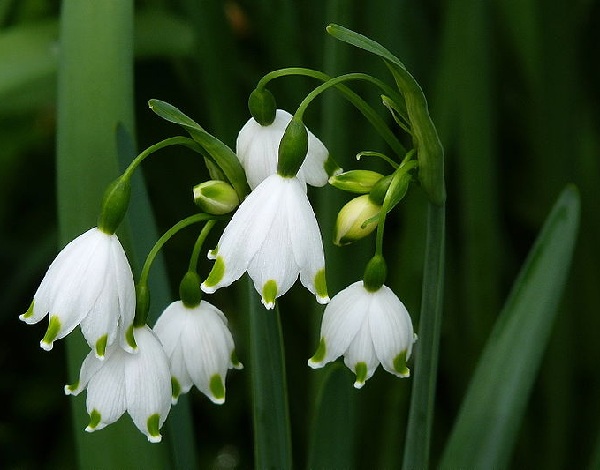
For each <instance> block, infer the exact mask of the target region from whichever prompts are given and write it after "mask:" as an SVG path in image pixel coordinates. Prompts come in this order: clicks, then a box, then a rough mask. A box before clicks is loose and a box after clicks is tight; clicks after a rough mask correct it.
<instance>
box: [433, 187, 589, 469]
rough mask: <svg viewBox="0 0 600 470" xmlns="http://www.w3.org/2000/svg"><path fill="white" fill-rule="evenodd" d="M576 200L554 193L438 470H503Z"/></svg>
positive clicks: (570, 243)
mask: <svg viewBox="0 0 600 470" xmlns="http://www.w3.org/2000/svg"><path fill="white" fill-rule="evenodd" d="M579 211H580V202H579V194H578V192H577V190H576V188H574V187H571V186H569V187H567V188H566V189H565V190H563V192H562V193H561V195H560V197H559V199H558V201H557V202H556V204H555V205H554V207H553V209H552V211H551V213H550V215H549V216H548V218H547V219H546V222H545V223H544V227H543V228H542V231H541V233H540V235H539V236H538V238H537V240H536V242H535V244H534V246H533V248H532V249H531V251H530V253H529V256H528V258H527V260H526V262H525V264H524V266H523V268H522V269H521V272H520V274H519V276H518V278H517V280H516V282H515V284H514V285H513V289H512V292H511V294H510V295H509V297H508V300H507V301H506V304H505V306H504V309H503V312H502V313H501V315H500V317H499V319H498V321H497V322H496V325H495V327H494V330H493V331H492V334H491V336H490V339H489V340H488V342H487V344H486V347H485V349H484V352H483V354H482V356H481V359H480V361H479V364H478V366H477V369H476V371H475V373H474V375H473V378H472V380H471V383H470V385H469V389H468V391H467V394H466V397H465V399H464V401H463V404H462V407H461V410H460V412H459V415H458V418H457V420H456V423H455V426H454V429H453V431H452V434H451V436H450V439H449V441H448V443H447V445H446V449H445V452H444V455H443V457H442V461H441V464H440V467H442V468H458V467H461V468H463V467H464V468H505V467H507V465H508V464H509V459H510V456H511V453H512V449H513V446H514V443H515V440H516V437H517V434H518V432H519V424H520V422H521V418H522V416H523V413H524V411H525V406H526V404H527V398H528V396H529V393H530V391H531V387H532V385H533V382H534V379H535V376H536V372H537V370H538V368H539V365H540V362H541V360H542V356H543V352H544V349H545V347H546V345H547V343H548V340H549V337H550V332H551V327H552V323H553V321H554V318H555V316H556V311H557V305H558V303H559V301H560V298H561V294H562V291H563V288H564V285H565V283H566V280H567V274H568V271H569V266H570V264H571V258H572V254H573V250H574V247H575V241H576V237H577V230H578V227H579Z"/></svg>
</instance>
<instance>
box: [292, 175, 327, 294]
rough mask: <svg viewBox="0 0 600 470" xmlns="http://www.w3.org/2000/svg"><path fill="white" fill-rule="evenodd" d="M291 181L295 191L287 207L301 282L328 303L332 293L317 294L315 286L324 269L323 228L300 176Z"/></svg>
mask: <svg viewBox="0 0 600 470" xmlns="http://www.w3.org/2000/svg"><path fill="white" fill-rule="evenodd" d="M290 181H292V182H293V195H292V194H290V196H289V197H288V198H287V207H286V209H285V210H286V215H287V218H288V223H289V231H290V237H291V245H292V248H293V250H294V257H295V260H296V263H297V265H298V267H299V268H300V282H301V283H302V285H303V286H305V287H306V288H307V289H308V290H309V291H310V292H312V293H313V294H315V296H317V300H319V301H320V302H321V303H326V302H327V301H329V297H327V296H326V295H325V296H322V295H319V294H317V288H316V286H315V276H316V275H317V273H319V272H320V271H323V270H324V269H325V258H324V255H323V239H322V237H321V230H320V229H319V225H318V224H317V218H316V216H315V213H314V211H313V209H312V207H311V205H310V202H309V201H308V197H307V196H306V193H305V192H304V191H302V189H301V186H300V185H299V184H298V180H296V179H291V180H290Z"/></svg>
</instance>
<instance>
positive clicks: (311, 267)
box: [202, 174, 329, 309]
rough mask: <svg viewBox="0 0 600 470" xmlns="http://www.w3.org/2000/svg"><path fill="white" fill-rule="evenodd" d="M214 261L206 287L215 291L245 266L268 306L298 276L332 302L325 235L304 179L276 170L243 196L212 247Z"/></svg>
mask: <svg viewBox="0 0 600 470" xmlns="http://www.w3.org/2000/svg"><path fill="white" fill-rule="evenodd" d="M209 258H211V259H215V260H216V262H215V264H214V266H213V268H212V271H211V272H210V274H209V276H208V278H207V279H206V280H205V281H204V282H203V283H202V290H203V291H204V292H206V293H209V294H211V293H213V292H215V291H216V290H217V289H218V288H220V287H226V286H229V285H230V284H231V283H232V282H234V281H236V280H237V279H239V278H240V276H241V275H242V274H243V273H244V272H246V271H247V272H248V275H249V276H250V277H251V278H252V280H253V281H254V287H255V288H256V290H257V292H258V293H259V294H261V296H262V302H263V304H264V305H265V307H266V308H268V309H271V308H273V307H274V306H275V299H276V298H277V297H279V296H281V295H283V294H285V293H286V292H287V291H288V289H289V288H290V287H291V286H292V285H293V284H294V282H295V281H296V279H297V278H298V274H299V275H300V282H302V284H303V285H304V286H305V287H306V288H307V289H308V290H309V291H310V292H312V293H313V294H315V296H316V298H317V301H318V302H320V303H327V302H329V297H328V295H327V285H326V282H325V260H324V256H323V240H322V239H321V232H320V230H319V226H318V224H317V219H316V218H315V213H314V212H313V210H312V207H311V205H310V202H309V201H308V197H307V196H306V192H305V191H304V185H303V184H302V182H300V181H299V180H298V178H296V177H292V178H287V177H283V176H280V175H278V174H274V175H271V176H269V177H268V178H266V179H265V180H264V181H263V182H262V183H261V184H259V185H258V186H257V187H256V189H255V190H254V191H252V192H251V193H250V195H249V196H248V197H247V198H246V199H245V200H244V202H242V204H241V205H240V207H239V208H238V210H237V212H236V213H235V214H234V215H233V217H232V219H231V221H230V222H229V224H228V225H227V227H225V231H224V232H223V235H222V236H221V239H220V240H219V243H218V244H217V248H216V249H215V250H213V251H211V252H210V253H209Z"/></svg>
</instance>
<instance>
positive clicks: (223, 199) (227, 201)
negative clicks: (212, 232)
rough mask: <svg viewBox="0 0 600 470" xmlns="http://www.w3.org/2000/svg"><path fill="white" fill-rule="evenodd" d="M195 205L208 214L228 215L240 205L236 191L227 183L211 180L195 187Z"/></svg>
mask: <svg viewBox="0 0 600 470" xmlns="http://www.w3.org/2000/svg"><path fill="white" fill-rule="evenodd" d="M194 203H195V204H196V205H197V206H198V207H200V209H202V211H203V212H206V213H207V214H214V215H221V214H228V213H229V212H231V211H232V210H234V209H235V208H236V207H237V206H239V204H240V198H239V197H238V195H237V193H236V192H235V189H233V186H231V185H230V184H229V183H226V182H225V181H218V180H211V181H206V182H204V183H200V184H197V185H196V186H194Z"/></svg>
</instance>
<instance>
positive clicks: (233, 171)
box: [148, 100, 249, 199]
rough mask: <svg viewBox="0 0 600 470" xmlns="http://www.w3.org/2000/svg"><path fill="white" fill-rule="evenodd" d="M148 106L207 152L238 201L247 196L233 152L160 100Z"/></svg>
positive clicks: (244, 175) (242, 173)
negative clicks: (176, 125) (229, 184)
mask: <svg viewBox="0 0 600 470" xmlns="http://www.w3.org/2000/svg"><path fill="white" fill-rule="evenodd" d="M148 105H149V106H150V109H152V111H154V112H155V113H156V114H157V115H158V116H160V117H161V118H163V119H165V120H166V121H169V122H172V123H174V124H179V125H180V126H181V127H183V128H184V129H185V130H186V131H187V132H188V133H189V134H190V136H191V137H192V138H193V139H194V140H195V141H196V142H198V144H200V145H201V146H202V147H203V148H204V149H205V150H206V151H207V152H208V154H209V155H210V157H211V158H212V159H213V160H214V161H215V163H216V164H217V165H218V166H219V167H220V168H221V169H222V170H223V173H225V176H226V177H227V179H228V180H229V182H230V183H231V185H232V186H233V187H234V189H235V191H236V192H237V194H238V196H239V197H240V199H243V198H244V197H245V196H246V195H247V194H248V192H249V188H248V183H247V182H246V173H245V172H244V169H243V168H242V165H241V164H240V161H239V160H238V158H237V156H236V155H235V153H234V152H233V150H231V149H230V148H229V147H228V146H227V145H225V144H224V143H223V142H221V141H220V140H219V139H217V138H216V137H215V136H213V135H211V134H209V133H208V132H206V131H205V130H204V129H203V128H202V127H201V126H200V124H198V123H196V122H195V121H194V120H193V119H191V118H190V117H188V116H186V115H185V114H184V113H182V112H181V111H180V110H179V109H177V108H176V107H175V106H173V105H171V104H169V103H166V102H164V101H161V100H150V101H149V102H148Z"/></svg>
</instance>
